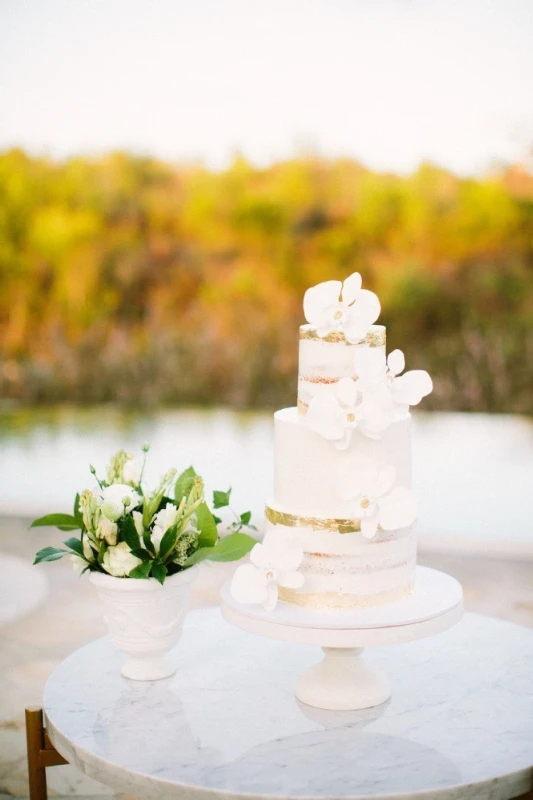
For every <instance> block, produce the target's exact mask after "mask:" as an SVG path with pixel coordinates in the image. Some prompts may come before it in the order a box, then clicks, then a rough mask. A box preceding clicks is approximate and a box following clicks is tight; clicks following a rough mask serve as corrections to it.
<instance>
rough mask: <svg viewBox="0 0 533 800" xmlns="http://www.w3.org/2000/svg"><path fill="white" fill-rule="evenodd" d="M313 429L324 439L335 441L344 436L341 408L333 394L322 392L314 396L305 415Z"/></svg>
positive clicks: (306, 420) (307, 422)
mask: <svg viewBox="0 0 533 800" xmlns="http://www.w3.org/2000/svg"><path fill="white" fill-rule="evenodd" d="M305 422H306V424H307V425H308V426H309V427H310V428H311V430H312V431H315V433H318V434H319V435H320V436H323V437H324V439H329V440H330V441H335V440H336V439H342V437H343V436H344V426H343V424H342V414H341V408H340V406H339V404H338V402H337V400H336V399H335V397H334V396H333V394H320V395H316V396H315V397H313V398H312V400H311V402H310V403H309V408H308V409H307V414H306V415H305Z"/></svg>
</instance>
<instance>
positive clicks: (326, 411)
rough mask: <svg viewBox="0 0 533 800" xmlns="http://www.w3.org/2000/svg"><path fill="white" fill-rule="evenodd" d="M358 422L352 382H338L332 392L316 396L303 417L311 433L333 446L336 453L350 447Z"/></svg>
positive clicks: (356, 392) (348, 380)
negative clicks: (326, 440)
mask: <svg viewBox="0 0 533 800" xmlns="http://www.w3.org/2000/svg"><path fill="white" fill-rule="evenodd" d="M357 419H358V390H357V382H356V381H354V380H352V378H341V380H340V381H338V382H337V383H336V384H334V386H333V389H332V391H330V392H327V393H324V394H317V395H315V396H314V397H313V398H312V399H311V401H310V403H309V408H308V409H307V414H306V415H305V421H306V423H307V425H308V426H309V427H310V428H311V430H313V431H315V433H318V434H319V435H320V436H323V437H324V439H329V440H330V441H332V442H335V446H336V447H337V449H338V450H345V449H346V448H347V447H348V445H349V444H350V440H351V436H352V433H353V431H354V429H355V428H356V427H357Z"/></svg>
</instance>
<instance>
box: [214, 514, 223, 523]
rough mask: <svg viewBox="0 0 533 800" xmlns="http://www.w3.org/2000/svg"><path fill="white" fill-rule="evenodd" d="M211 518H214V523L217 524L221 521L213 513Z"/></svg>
mask: <svg viewBox="0 0 533 800" xmlns="http://www.w3.org/2000/svg"><path fill="white" fill-rule="evenodd" d="M213 519H214V520H215V522H216V524H217V525H220V523H221V522H222V520H221V519H220V517H217V515H216V514H213Z"/></svg>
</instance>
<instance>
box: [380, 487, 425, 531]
mask: <svg viewBox="0 0 533 800" xmlns="http://www.w3.org/2000/svg"><path fill="white" fill-rule="evenodd" d="M416 515H417V505H416V500H415V496H414V494H413V492H412V491H411V489H407V488H406V487H405V486H396V487H395V488H394V489H393V490H392V492H391V493H390V494H388V495H387V496H386V497H382V498H381V500H380V501H379V524H380V525H381V527H382V528H383V529H384V530H386V531H394V530H399V529H400V528H408V527H409V525H412V524H413V522H414V521H415V519H416Z"/></svg>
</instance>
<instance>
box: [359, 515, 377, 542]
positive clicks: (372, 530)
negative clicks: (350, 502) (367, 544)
mask: <svg viewBox="0 0 533 800" xmlns="http://www.w3.org/2000/svg"><path fill="white" fill-rule="evenodd" d="M377 529H378V515H377V514H374V516H373V517H364V518H363V519H362V520H361V533H362V534H363V536H364V537H365V539H373V538H374V536H375V535H376V531H377Z"/></svg>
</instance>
